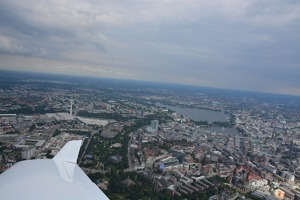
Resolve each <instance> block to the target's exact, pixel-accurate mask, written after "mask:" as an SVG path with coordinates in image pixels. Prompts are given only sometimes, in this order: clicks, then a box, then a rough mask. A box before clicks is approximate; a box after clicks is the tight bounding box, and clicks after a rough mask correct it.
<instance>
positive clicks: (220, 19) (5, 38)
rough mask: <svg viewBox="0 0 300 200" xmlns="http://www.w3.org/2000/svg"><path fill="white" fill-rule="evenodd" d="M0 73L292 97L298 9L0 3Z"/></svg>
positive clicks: (240, 0) (261, 0) (289, 4)
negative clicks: (80, 76)
mask: <svg viewBox="0 0 300 200" xmlns="http://www.w3.org/2000/svg"><path fill="white" fill-rule="evenodd" d="M0 69H11V70H23V71H38V72H51V73H59V74H75V75H78V74H83V75H93V76H100V77H113V78H122V79H137V80H147V81H159V82H175V83H185V84H192V85H201V86H210V87H219V88H231V89H242V90H252V91H264V92H274V93H285V94H296V95H300V1H299V0H125V1H124V0H38V1H36V0H21V1H12V0H0Z"/></svg>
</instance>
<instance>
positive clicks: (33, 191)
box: [0, 140, 108, 200]
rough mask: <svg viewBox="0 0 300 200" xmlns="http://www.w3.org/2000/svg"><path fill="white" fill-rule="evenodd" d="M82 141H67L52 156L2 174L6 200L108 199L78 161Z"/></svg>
mask: <svg viewBox="0 0 300 200" xmlns="http://www.w3.org/2000/svg"><path fill="white" fill-rule="evenodd" d="M81 143H82V141H81V140H74V141H70V142H68V143H67V144H66V145H65V146H64V147H63V148H62V149H61V150H60V151H59V152H58V154H57V155H56V156H55V157H54V158H53V159H44V160H43V159H41V160H27V161H21V162H18V163H16V164H15V165H14V166H12V167H11V168H10V169H8V170H6V171H5V172H3V173H2V174H0V198H1V199H3V200H6V199H11V200H19V199H23V200H34V199H38V200H47V199H49V200H53V199H55V200H60V199H61V200H66V199H71V200H74V199H78V200H79V199H80V200H82V199H88V200H94V199H95V200H96V199H97V200H102V199H103V200H107V199H108V197H107V196H106V195H105V194H104V193H103V192H102V191H101V190H100V189H99V188H98V187H97V186H96V185H95V184H94V183H93V182H92V181H91V180H90V179H89V177H88V176H86V174H85V173H84V172H83V171H82V170H81V169H80V167H79V166H78V165H77V164H76V162H77V157H78V153H79V149H80V146H81Z"/></svg>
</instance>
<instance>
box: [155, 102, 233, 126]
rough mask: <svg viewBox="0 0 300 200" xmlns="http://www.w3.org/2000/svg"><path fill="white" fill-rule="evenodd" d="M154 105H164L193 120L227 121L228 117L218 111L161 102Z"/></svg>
mask: <svg viewBox="0 0 300 200" xmlns="http://www.w3.org/2000/svg"><path fill="white" fill-rule="evenodd" d="M156 105H157V106H160V107H166V108H168V109H170V110H173V111H175V112H176V113H177V114H180V115H183V116H185V117H188V118H190V119H192V120H194V121H208V123H212V122H217V121H220V122H228V119H229V118H230V117H229V116H228V115H227V114H225V113H223V112H219V111H212V110H206V109H198V108H181V107H177V106H167V105H163V104H161V103H157V104H156Z"/></svg>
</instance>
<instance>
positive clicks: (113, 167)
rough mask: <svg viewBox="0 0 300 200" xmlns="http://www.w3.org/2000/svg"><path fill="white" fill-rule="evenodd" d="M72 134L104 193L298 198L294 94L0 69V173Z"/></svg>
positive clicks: (298, 106) (298, 115)
mask: <svg viewBox="0 0 300 200" xmlns="http://www.w3.org/2000/svg"><path fill="white" fill-rule="evenodd" d="M72 140H82V141H83V143H82V146H81V149H80V153H79V157H78V165H79V166H80V168H81V169H82V170H83V171H84V172H85V173H86V174H87V175H88V177H89V178H90V179H91V180H92V181H93V182H94V183H95V184H96V185H97V186H98V187H99V189H101V190H102V191H103V192H104V193H105V194H106V195H107V197H108V198H109V199H133V200H134V199H157V200H158V199H209V200H219V199H220V200H221V199H230V200H234V199H254V200H256V199H270V200H271V199H272V200H273V199H274V200H275V199H291V200H294V199H295V200H296V199H300V97H299V96H288V95H279V94H270V93H257V92H245V91H237V90H228V89H217V88H209V87H198V86H189V85H180V84H178V85H177V84H167V83H161V84H160V83H152V82H142V81H131V80H128V81H127V80H118V79H108V78H91V77H80V76H63V75H50V74H42V73H29V72H28V73H27V72H11V71H1V73H0V172H1V173H3V172H5V171H6V170H8V169H9V168H10V167H12V166H13V165H15V164H16V163H17V162H19V161H22V160H30V159H50V158H53V157H54V156H55V155H56V154H57V152H59V150H60V149H61V148H62V147H63V146H64V145H65V144H66V143H67V142H68V141H72ZM0 177H1V174H0Z"/></svg>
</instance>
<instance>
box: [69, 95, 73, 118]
mask: <svg viewBox="0 0 300 200" xmlns="http://www.w3.org/2000/svg"><path fill="white" fill-rule="evenodd" d="M72 114H73V100H72V99H71V107H70V115H72Z"/></svg>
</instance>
